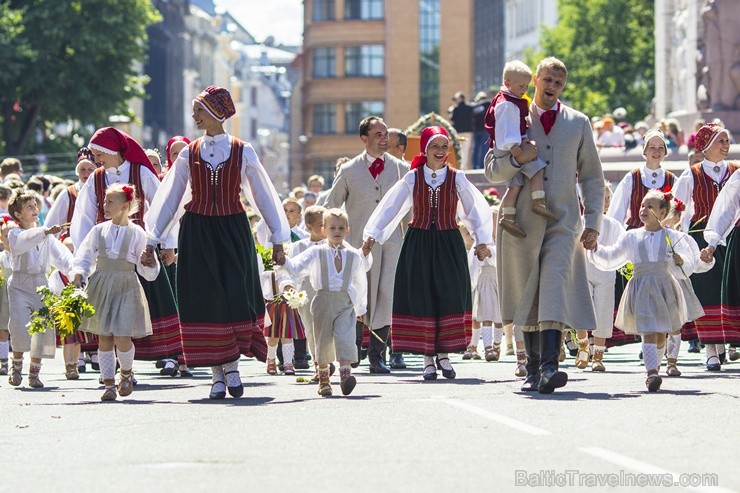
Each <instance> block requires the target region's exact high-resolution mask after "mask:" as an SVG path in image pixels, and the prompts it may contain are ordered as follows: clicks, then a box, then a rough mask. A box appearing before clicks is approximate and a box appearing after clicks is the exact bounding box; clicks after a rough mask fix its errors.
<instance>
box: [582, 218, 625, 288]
mask: <svg viewBox="0 0 740 493" xmlns="http://www.w3.org/2000/svg"><path fill="white" fill-rule="evenodd" d="M584 223H585V218H584ZM624 231H625V228H624V225H623V224H622V223H620V222H618V221H617V220H616V219H614V218H613V217H609V216H607V215H606V214H604V217H603V218H602V220H601V231H599V239H598V244H599V248H601V247H607V246H611V245H614V244H615V243H616V242H617V241H618V240H619V237H620V236H622V233H624ZM588 258H589V260H590V257H588ZM620 267H621V266H620ZM615 270H616V269H610V270H608V271H604V270H601V269H599V268H598V267H596V266H595V265H594V264H593V262H590V261H589V262H586V274H587V275H588V280H589V281H591V282H593V283H598V282H614V271H615Z"/></svg>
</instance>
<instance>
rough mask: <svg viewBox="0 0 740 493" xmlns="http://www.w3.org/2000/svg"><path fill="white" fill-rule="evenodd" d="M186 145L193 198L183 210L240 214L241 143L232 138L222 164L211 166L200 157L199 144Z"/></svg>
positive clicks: (199, 141) (217, 213) (227, 214)
mask: <svg viewBox="0 0 740 493" xmlns="http://www.w3.org/2000/svg"><path fill="white" fill-rule="evenodd" d="M201 140H202V139H197V140H195V141H194V142H192V143H191V144H190V187H191V189H192V192H193V200H191V201H190V202H188V203H187V204H185V210H186V211H188V212H192V213H194V214H200V215H202V216H232V215H234V214H244V211H245V209H244V204H242V201H241V199H240V197H239V195H240V193H241V184H242V180H241V163H242V150H243V146H244V143H243V142H242V141H241V140H239V139H236V138H233V137H232V139H231V140H232V142H231V154H229V157H228V158H227V159H226V161H224V162H223V163H221V164H219V165H218V166H216V169H215V170H214V169H212V168H211V166H210V165H209V164H208V163H206V162H205V161H202V160H201V158H200V143H201Z"/></svg>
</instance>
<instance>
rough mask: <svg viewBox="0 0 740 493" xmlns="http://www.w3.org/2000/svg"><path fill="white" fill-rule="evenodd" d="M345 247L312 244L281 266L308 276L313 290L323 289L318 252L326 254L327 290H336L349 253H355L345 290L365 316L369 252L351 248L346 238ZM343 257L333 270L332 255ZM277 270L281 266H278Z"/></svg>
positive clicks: (370, 261) (369, 262)
mask: <svg viewBox="0 0 740 493" xmlns="http://www.w3.org/2000/svg"><path fill="white" fill-rule="evenodd" d="M343 246H344V248H340V249H334V248H332V247H331V246H329V245H328V244H323V245H315V246H312V247H310V248H308V249H306V250H305V251H303V252H302V253H300V254H298V255H297V256H295V257H292V258H287V259H286V260H285V266H284V268H285V269H286V270H288V271H289V272H290V273H292V274H293V275H302V276H303V275H308V279H309V282H310V283H311V286H312V287H313V288H314V290H316V291H319V290H320V289H322V288H323V285H322V280H321V277H322V276H321V260H320V258H321V257H320V255H325V256H326V259H327V267H328V271H329V272H328V274H329V286H327V289H328V290H329V291H334V292H339V291H340V290H341V287H342V284H343V279H344V273H345V269H346V267H347V259H348V256H350V255H354V256H356V257H355V261H354V263H353V265H352V272H350V273H349V274H350V279H351V281H350V283H349V286H348V289H347V292H348V294H349V297H350V299H351V300H352V304H353V305H354V308H355V314H356V315H357V316H360V315H364V314H365V312H366V311H367V274H366V273H367V271H368V270H370V268H371V267H372V254H370V255H368V256H367V257H365V256H364V255H363V254H362V252H361V251H359V250H356V249H354V248H352V247H351V246H350V245H349V244H348V243H347V242H346V241H345V242H344V244H343ZM337 251H338V252H339V254H340V255H341V256H342V270H341V271H340V272H336V269H334V255H335V254H336V252H337ZM278 270H280V269H278Z"/></svg>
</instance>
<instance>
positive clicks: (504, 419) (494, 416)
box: [434, 397, 552, 436]
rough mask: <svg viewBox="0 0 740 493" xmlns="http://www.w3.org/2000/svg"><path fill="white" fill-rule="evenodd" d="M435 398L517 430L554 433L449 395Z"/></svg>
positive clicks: (540, 434) (536, 433) (533, 433)
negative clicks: (449, 397) (457, 399)
mask: <svg viewBox="0 0 740 493" xmlns="http://www.w3.org/2000/svg"><path fill="white" fill-rule="evenodd" d="M434 400H435V401H439V402H444V403H445V404H448V405H450V406H453V407H457V408H459V409H463V410H465V411H468V412H469V413H473V414H477V415H478V416H482V417H484V418H486V419H490V420H491V421H495V422H497V423H500V424H502V425H505V426H508V427H510V428H514V429H515V430H518V431H522V432H524V433H529V434H530V435H539V436H542V435H552V433H550V432H549V431H547V430H543V429H542V428H537V427H536V426H532V425H528V424H527V423H522V422H521V421H517V420H515V419H512V418H509V417H508V416H504V415H503V414H498V413H494V412H492V411H489V410H488V409H483V408H480V407H477V406H474V405H472V404H467V403H465V402H462V401H456V400H453V399H448V398H447V397H436V398H434Z"/></svg>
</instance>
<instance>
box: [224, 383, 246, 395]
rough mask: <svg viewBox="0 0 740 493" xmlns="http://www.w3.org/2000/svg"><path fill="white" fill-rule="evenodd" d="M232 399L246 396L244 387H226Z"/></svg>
mask: <svg viewBox="0 0 740 493" xmlns="http://www.w3.org/2000/svg"><path fill="white" fill-rule="evenodd" d="M226 390H228V391H229V395H230V396H231V397H235V398H239V397H241V396H243V395H244V385H237V386H236V387H226Z"/></svg>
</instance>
